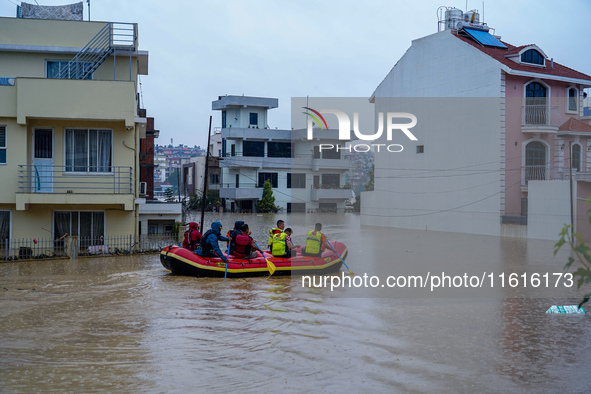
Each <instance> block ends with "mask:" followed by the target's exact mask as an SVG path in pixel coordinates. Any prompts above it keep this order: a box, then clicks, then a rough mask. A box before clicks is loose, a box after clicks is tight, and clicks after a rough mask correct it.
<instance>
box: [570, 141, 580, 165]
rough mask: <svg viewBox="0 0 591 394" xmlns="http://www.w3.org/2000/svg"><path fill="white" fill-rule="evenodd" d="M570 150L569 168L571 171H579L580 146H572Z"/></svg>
mask: <svg viewBox="0 0 591 394" xmlns="http://www.w3.org/2000/svg"><path fill="white" fill-rule="evenodd" d="M571 149H572V151H571V152H572V153H571V166H572V168H573V171H581V145H579V144H573V145H572V147H571Z"/></svg>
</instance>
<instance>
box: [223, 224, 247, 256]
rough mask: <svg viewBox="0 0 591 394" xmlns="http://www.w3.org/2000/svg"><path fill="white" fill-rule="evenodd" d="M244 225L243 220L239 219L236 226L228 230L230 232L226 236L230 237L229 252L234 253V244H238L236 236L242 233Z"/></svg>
mask: <svg viewBox="0 0 591 394" xmlns="http://www.w3.org/2000/svg"><path fill="white" fill-rule="evenodd" d="M243 225H244V222H243V221H242V220H237V221H236V222H235V223H234V228H233V229H232V230H230V231H228V234H227V235H226V237H228V238H230V242H229V244H230V245H229V246H230V248H229V249H228V253H230V254H234V246H236V236H237V235H238V234H240V232H241V229H242V226H243Z"/></svg>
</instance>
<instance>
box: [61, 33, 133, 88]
mask: <svg viewBox="0 0 591 394" xmlns="http://www.w3.org/2000/svg"><path fill="white" fill-rule="evenodd" d="M116 49H117V50H127V51H129V53H130V56H131V53H132V52H134V51H135V50H136V49H137V25H136V24H135V23H114V22H109V23H107V24H106V25H105V26H104V27H103V28H102V29H101V30H100V31H99V32H98V33H97V34H96V35H95V36H94V37H93V38H92V40H90V41H89V42H88V44H86V46H85V47H84V48H82V50H80V52H78V53H77V54H76V56H74V58H72V60H70V61H69V62H68V63H67V64H66V66H65V67H63V69H61V70H60V72H59V74H58V75H57V78H61V79H87V78H88V77H89V76H90V75H92V73H93V72H94V71H96V69H97V68H99V67H100V65H101V64H103V62H104V61H105V60H106V59H107V58H108V57H109V56H110V55H111V54H112V53H113V52H114V51H115V50H116ZM113 67H115V66H113ZM130 67H131V60H130ZM113 72H114V71H113ZM130 73H131V71H130ZM130 79H131V76H130Z"/></svg>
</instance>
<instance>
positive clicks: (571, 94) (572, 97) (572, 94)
mask: <svg viewBox="0 0 591 394" xmlns="http://www.w3.org/2000/svg"><path fill="white" fill-rule="evenodd" d="M577 96H578V94H577V89H575V88H570V89H568V110H569V111H576V110H577V98H578V97H577Z"/></svg>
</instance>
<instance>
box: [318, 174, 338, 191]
mask: <svg viewBox="0 0 591 394" xmlns="http://www.w3.org/2000/svg"><path fill="white" fill-rule="evenodd" d="M340 185H341V176H340V175H339V174H322V188H323V189H336V188H338V187H339V186H340Z"/></svg>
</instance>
